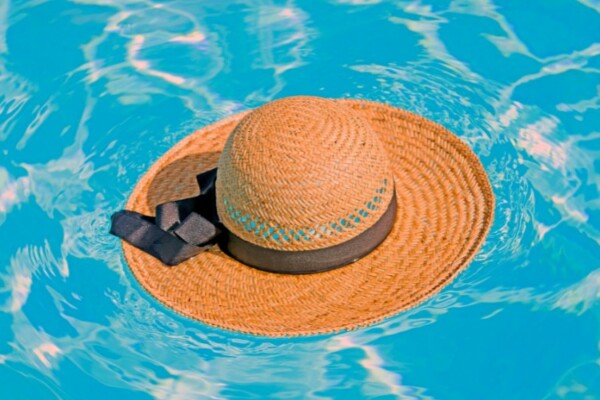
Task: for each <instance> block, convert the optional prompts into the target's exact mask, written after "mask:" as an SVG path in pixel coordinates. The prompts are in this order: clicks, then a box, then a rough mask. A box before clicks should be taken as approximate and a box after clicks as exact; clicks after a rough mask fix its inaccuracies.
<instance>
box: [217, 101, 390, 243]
mask: <svg viewBox="0 0 600 400" xmlns="http://www.w3.org/2000/svg"><path fill="white" fill-rule="evenodd" d="M218 171H219V172H218V175H217V210H218V213H219V216H220V218H221V221H222V222H223V224H224V225H225V226H226V227H227V229H229V230H230V231H231V232H232V233H234V234H235V235H237V236H238V237H240V238H242V239H244V240H246V241H248V242H250V243H254V244H256V245H259V246H262V247H267V248H272V249H278V250H290V251H299V250H312V249H319V248H325V247H329V246H333V245H336V244H339V243H342V242H344V241H347V240H349V239H351V238H353V237H355V236H357V235H359V234H360V233H362V232H364V231H365V230H367V229H368V228H369V227H371V226H372V225H373V224H375V223H376V222H377V221H378V219H379V217H381V215H382V214H383V213H384V212H385V211H386V209H387V207H388V205H389V202H390V200H391V198H392V194H393V180H392V173H391V170H390V166H389V162H388V159H387V156H386V153H385V151H384V148H383V145H382V143H381V142H380V140H379V138H378V136H377V134H376V133H375V132H374V131H373V129H372V127H371V126H370V124H369V123H368V122H367V121H366V120H365V119H364V118H363V117H362V116H361V115H359V114H358V113H357V112H356V111H354V110H352V109H351V108H349V107H347V106H346V105H344V104H342V103H341V102H337V101H335V100H329V99H323V98H318V97H304V96H303V97H288V98H284V99H280V100H276V101H273V102H271V103H268V104H266V105H264V106H262V107H260V108H258V109H256V110H253V111H252V112H250V113H249V114H248V115H247V116H246V117H244V118H243V119H242V120H241V121H240V123H239V124H238V125H237V127H236V128H235V130H234V131H233V133H232V134H231V135H230V137H229V138H228V140H227V143H226V144H225V148H224V149H223V153H222V155H221V158H220V160H219V170H218Z"/></svg>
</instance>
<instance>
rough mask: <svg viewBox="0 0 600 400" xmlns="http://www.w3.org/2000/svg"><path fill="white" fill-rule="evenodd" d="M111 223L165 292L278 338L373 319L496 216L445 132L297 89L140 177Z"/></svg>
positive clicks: (169, 301)
mask: <svg viewBox="0 0 600 400" xmlns="http://www.w3.org/2000/svg"><path fill="white" fill-rule="evenodd" d="M126 210H127V211H121V212H118V213H116V214H115V215H114V216H113V226H112V230H111V232H112V233H113V234H115V235H117V236H120V237H121V238H123V239H124V241H123V249H124V255H125V260H126V261H127V264H128V265H129V267H130V268H131V271H132V272H133V275H134V276H135V277H136V278H137V280H138V281H139V283H140V284H141V285H142V286H143V287H144V288H145V289H146V290H147V291H148V292H149V293H150V294H151V295H152V296H154V297H155V298H156V299H158V300H159V301H160V302H162V303H163V304H165V305H166V306H168V307H170V308H172V309H173V310H175V311H177V312H178V313H180V314H183V315H185V316H187V317H189V318H192V319H196V320H200V321H202V322H204V323H206V324H209V325H212V326H217V327H220V328H225V329H229V330H234V331H238V332H245V333H252V334H258V335H266V336H296V335H308V334H318V333H332V332H338V331H341V330H346V329H354V328H357V327H361V326H366V325H370V324H373V323H376V322H378V321H381V320H383V319H384V318H386V317H389V316H392V315H395V314H397V313H399V312H400V311H403V310H406V309H408V308H410V307H414V306H415V305H417V304H419V303H421V302H423V301H424V300H426V299H427V298H429V297H430V296H432V295H434V294H435V293H437V292H438V291H440V290H441V289H442V288H443V287H444V286H445V285H447V284H448V283H450V282H451V281H452V280H453V279H454V278H455V277H456V276H457V274H459V273H460V272H461V271H462V270H463V269H464V268H466V267H467V265H468V264H469V263H470V261H471V260H472V259H473V257H474V256H475V254H476V253H477V251H478V249H479V248H480V246H481V245H482V243H483V241H484V239H485V237H486V235H487V233H488V231H489V228H490V225H491V223H492V219H493V210H494V197H493V193H492V189H491V186H490V183H489V180H488V177H487V175H486V173H485V170H484V168H483V167H482V165H481V163H480V161H479V160H478V158H477V157H476V156H475V154H474V153H473V152H472V151H471V150H470V148H469V147H468V146H467V145H466V144H465V143H464V142H462V141H461V140H460V139H459V138H458V137H456V136H455V135H454V134H452V133H451V132H449V131H448V130H447V129H445V128H444V127H442V126H440V125H438V124H436V123H434V122H432V121H429V120H427V119H425V118H423V117H420V116H417V115H414V114H412V113H410V112H407V111H404V110H400V109H398V108H394V107H391V106H388V105H384V104H380V103H374V102H369V101H362V100H347V99H341V100H332V99H324V98H319V97H304V96H302V97H289V98H284V99H280V100H276V101H273V102H270V103H268V104H266V105H263V106H262V107H259V108H257V109H255V110H252V111H246V112H243V113H240V114H237V115H233V116H231V117H229V118H227V119H225V120H222V121H220V122H217V123H215V124H212V125H210V126H207V127H204V128H202V129H200V130H198V131H196V132H194V133H192V134H191V135H189V136H188V137H186V138H184V139H183V140H182V141H180V142H179V143H178V144H176V145H175V146H174V147H173V148H171V149H170V150H169V151H167V152H166V153H165V154H164V155H163V156H162V157H161V158H160V159H159V160H158V161H157V162H155V163H154V165H152V167H151V168H150V169H149V170H148V172H146V174H145V175H144V176H143V177H142V178H141V179H140V181H139V182H138V183H137V185H136V186H135V189H134V190H133V193H132V194H131V196H130V198H129V200H128V202H127V205H126Z"/></svg>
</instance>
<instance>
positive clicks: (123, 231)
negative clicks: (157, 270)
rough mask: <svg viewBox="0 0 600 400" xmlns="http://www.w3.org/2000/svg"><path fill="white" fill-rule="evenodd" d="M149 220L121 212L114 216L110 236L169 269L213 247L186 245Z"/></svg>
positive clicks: (130, 212)
mask: <svg viewBox="0 0 600 400" xmlns="http://www.w3.org/2000/svg"><path fill="white" fill-rule="evenodd" d="M148 219H149V218H148V217H145V216H143V215H142V214H138V213H136V212H133V211H127V210H122V211H119V212H117V213H115V214H114V215H113V216H112V226H111V228H110V233H111V234H113V235H115V236H117V237H120V238H121V239H123V240H125V241H126V242H127V243H129V244H131V245H133V246H135V247H137V248H138V249H140V250H142V251H144V252H146V253H148V254H150V255H151V256H153V257H156V258H158V259H159V260H160V261H162V262H163V263H164V264H166V265H169V266H174V265H177V264H179V263H181V262H183V261H185V260H187V259H189V258H191V257H194V256H195V255H198V254H200V253H202V252H203V251H206V250H207V249H209V248H210V247H212V244H210V245H206V246H195V245H192V244H189V243H186V242H185V241H184V240H183V239H181V238H179V237H178V236H175V235H173V234H172V233H170V232H167V231H164V230H162V229H160V228H159V227H158V226H156V225H155V224H154V223H153V222H151V221H150V220H148Z"/></svg>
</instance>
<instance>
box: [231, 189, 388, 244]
mask: <svg viewBox="0 0 600 400" xmlns="http://www.w3.org/2000/svg"><path fill="white" fill-rule="evenodd" d="M387 184H388V181H387V179H384V180H383V186H382V187H380V188H379V189H377V190H376V191H375V193H376V194H375V196H374V197H373V198H372V199H371V200H369V201H367V202H365V205H364V206H363V208H361V209H358V208H355V209H354V213H352V214H349V215H348V216H347V217H343V218H340V219H339V220H337V221H333V222H330V223H328V224H325V225H317V226H315V227H313V228H309V227H303V228H299V229H297V230H294V229H290V230H289V231H287V230H285V229H282V228H280V227H279V225H276V226H275V225H272V224H271V223H269V222H268V221H262V220H260V219H254V218H253V217H252V216H251V215H250V214H245V215H241V212H240V211H239V210H236V209H235V207H234V206H233V205H231V204H230V202H229V200H228V199H224V200H223V204H224V205H225V206H227V207H226V208H225V210H226V211H227V216H228V217H229V219H230V220H231V221H232V222H234V223H236V224H238V225H240V226H241V227H243V228H244V229H245V230H246V231H247V232H253V233H254V234H255V235H257V236H258V237H259V238H260V239H263V240H272V241H274V242H277V243H278V244H284V243H290V242H292V241H296V242H300V241H305V242H308V241H311V240H314V239H320V238H321V237H323V236H324V235H332V234H333V233H334V232H342V231H343V230H344V231H345V230H347V229H356V227H357V224H360V223H361V222H363V221H364V220H366V219H367V218H368V217H369V214H370V213H369V211H367V210H370V211H375V210H377V209H378V208H379V207H380V206H381V201H382V199H383V197H382V196H380V195H381V194H383V193H385V192H386V190H387V188H386V186H387Z"/></svg>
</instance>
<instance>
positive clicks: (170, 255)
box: [110, 168, 224, 266]
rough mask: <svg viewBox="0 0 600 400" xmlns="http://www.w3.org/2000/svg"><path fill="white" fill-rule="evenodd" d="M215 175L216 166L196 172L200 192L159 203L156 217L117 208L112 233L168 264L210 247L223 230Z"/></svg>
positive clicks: (179, 261) (176, 262)
mask: <svg viewBox="0 0 600 400" xmlns="http://www.w3.org/2000/svg"><path fill="white" fill-rule="evenodd" d="M216 178H217V169H216V168H215V169H212V170H210V171H207V172H204V173H202V174H200V175H198V176H196V180H197V182H198V186H200V195H198V196H196V197H190V198H188V199H183V200H176V201H171V202H167V203H163V204H159V205H158V206H156V217H155V218H153V217H149V216H146V215H143V214H140V213H137V212H134V211H128V210H121V211H118V212H116V213H115V214H113V216H112V217H111V220H112V226H111V228H110V233H111V234H113V235H115V236H118V237H120V238H121V239H123V240H125V241H126V242H128V243H130V244H132V245H133V246H135V247H137V248H139V249H140V250H143V251H145V252H146V253H148V254H150V255H152V256H154V257H156V258H158V259H159V260H160V261H162V262H163V263H164V264H166V265H169V266H173V265H177V264H179V263H181V262H183V261H185V260H187V259H188V258H191V257H193V256H195V255H197V254H199V253H202V252H203V251H206V250H208V249H209V248H211V247H212V246H213V245H214V244H215V243H216V242H217V240H218V238H219V236H220V235H221V233H222V231H223V230H224V229H223V226H222V225H221V223H220V221H219V216H218V215H217V206H216V191H215V181H216Z"/></svg>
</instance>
